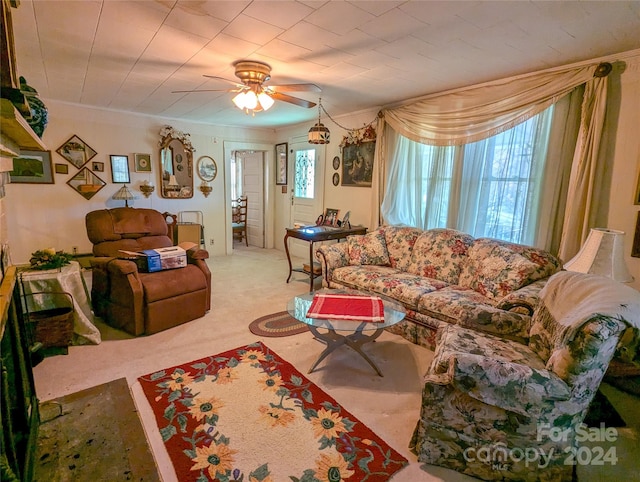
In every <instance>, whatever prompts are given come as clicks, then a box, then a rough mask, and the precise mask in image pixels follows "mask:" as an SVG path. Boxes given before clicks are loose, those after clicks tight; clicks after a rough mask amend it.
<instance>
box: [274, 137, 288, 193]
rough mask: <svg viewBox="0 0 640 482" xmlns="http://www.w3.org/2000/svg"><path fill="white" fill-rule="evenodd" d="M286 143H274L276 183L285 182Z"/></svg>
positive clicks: (284, 183) (281, 183)
mask: <svg viewBox="0 0 640 482" xmlns="http://www.w3.org/2000/svg"><path fill="white" fill-rule="evenodd" d="M287 147H288V145H287V143H286V142H283V143H282V144H276V185H286V184H287Z"/></svg>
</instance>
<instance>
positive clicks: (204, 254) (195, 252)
mask: <svg viewBox="0 0 640 482" xmlns="http://www.w3.org/2000/svg"><path fill="white" fill-rule="evenodd" d="M208 258H209V251H207V250H206V249H200V248H198V247H195V248H191V249H189V250H187V260H188V261H191V260H196V259H208Z"/></svg>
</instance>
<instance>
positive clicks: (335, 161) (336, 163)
mask: <svg viewBox="0 0 640 482" xmlns="http://www.w3.org/2000/svg"><path fill="white" fill-rule="evenodd" d="M339 167H340V158H339V157H338V156H336V157H334V158H333V168H334V169H335V170H336V171H337V170H338V168H339Z"/></svg>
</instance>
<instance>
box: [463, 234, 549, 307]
mask: <svg viewBox="0 0 640 482" xmlns="http://www.w3.org/2000/svg"><path fill="white" fill-rule="evenodd" d="M558 269H560V261H559V260H558V259H557V258H556V257H555V256H553V255H551V254H550V253H547V252H545V251H542V250H540V249H537V248H533V247H530V246H524V245H521V244H514V243H509V242H506V241H499V240H496V239H489V238H479V239H476V240H475V241H474V243H473V245H472V246H471V247H470V248H469V251H468V255H467V260H466V262H465V263H464V265H463V267H462V270H461V272H460V280H459V282H458V284H459V285H460V286H464V287H465V288H471V289H472V290H474V291H477V292H478V293H481V294H483V295H484V296H487V297H488V298H494V299H498V300H499V299H501V298H502V297H504V296H506V295H508V294H509V293H511V292H512V291H515V290H517V289H519V288H521V287H523V286H525V285H527V284H529V283H532V282H533V281H536V280H538V279H541V278H545V277H547V276H551V275H552V274H553V273H555V272H556V271H558Z"/></svg>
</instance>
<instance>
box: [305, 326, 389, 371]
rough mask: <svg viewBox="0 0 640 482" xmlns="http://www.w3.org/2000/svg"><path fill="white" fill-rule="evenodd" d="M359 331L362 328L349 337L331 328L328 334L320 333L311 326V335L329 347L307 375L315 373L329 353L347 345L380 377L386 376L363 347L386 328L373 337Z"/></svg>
mask: <svg viewBox="0 0 640 482" xmlns="http://www.w3.org/2000/svg"><path fill="white" fill-rule="evenodd" d="M359 329H361V328H360V327H358V328H356V332H355V333H351V334H349V335H341V334H340V333H338V332H336V331H335V330H332V329H329V328H327V332H326V333H321V332H320V331H318V328H317V327H315V326H313V325H309V331H311V333H313V335H314V336H315V337H316V339H317V340H318V341H320V342H322V343H325V344H326V345H327V347H326V348H325V349H324V351H323V352H322V353H320V356H319V357H318V359H317V360H316V361H315V362H314V364H313V365H312V366H311V368H310V369H309V371H308V372H307V373H311V372H313V370H315V368H316V367H317V366H318V364H319V363H320V362H321V361H322V360H324V359H325V358H326V357H327V355H329V353H331V352H333V351H334V350H335V349H336V348H338V347H341V346H342V345H347V346H348V347H351V348H352V349H353V350H354V351H355V352H356V353H358V354H359V355H360V356H361V357H362V358H364V359H365V360H366V362H367V363H368V364H369V365H371V367H372V368H373V369H374V370H375V371H376V373H377V374H378V375H379V376H381V377H382V376H384V375H382V372H381V371H380V369H379V368H378V367H377V366H376V364H375V363H373V361H372V360H371V358H369V357H368V356H367V354H366V353H365V352H363V351H362V345H364V344H365V343H369V342H371V341H374V340H375V339H376V338H378V337H379V336H380V335H381V334H382V332H383V331H384V328H379V329H377V330H376V331H375V332H373V333H372V334H371V335H364V334H363V333H362V331H359Z"/></svg>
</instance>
